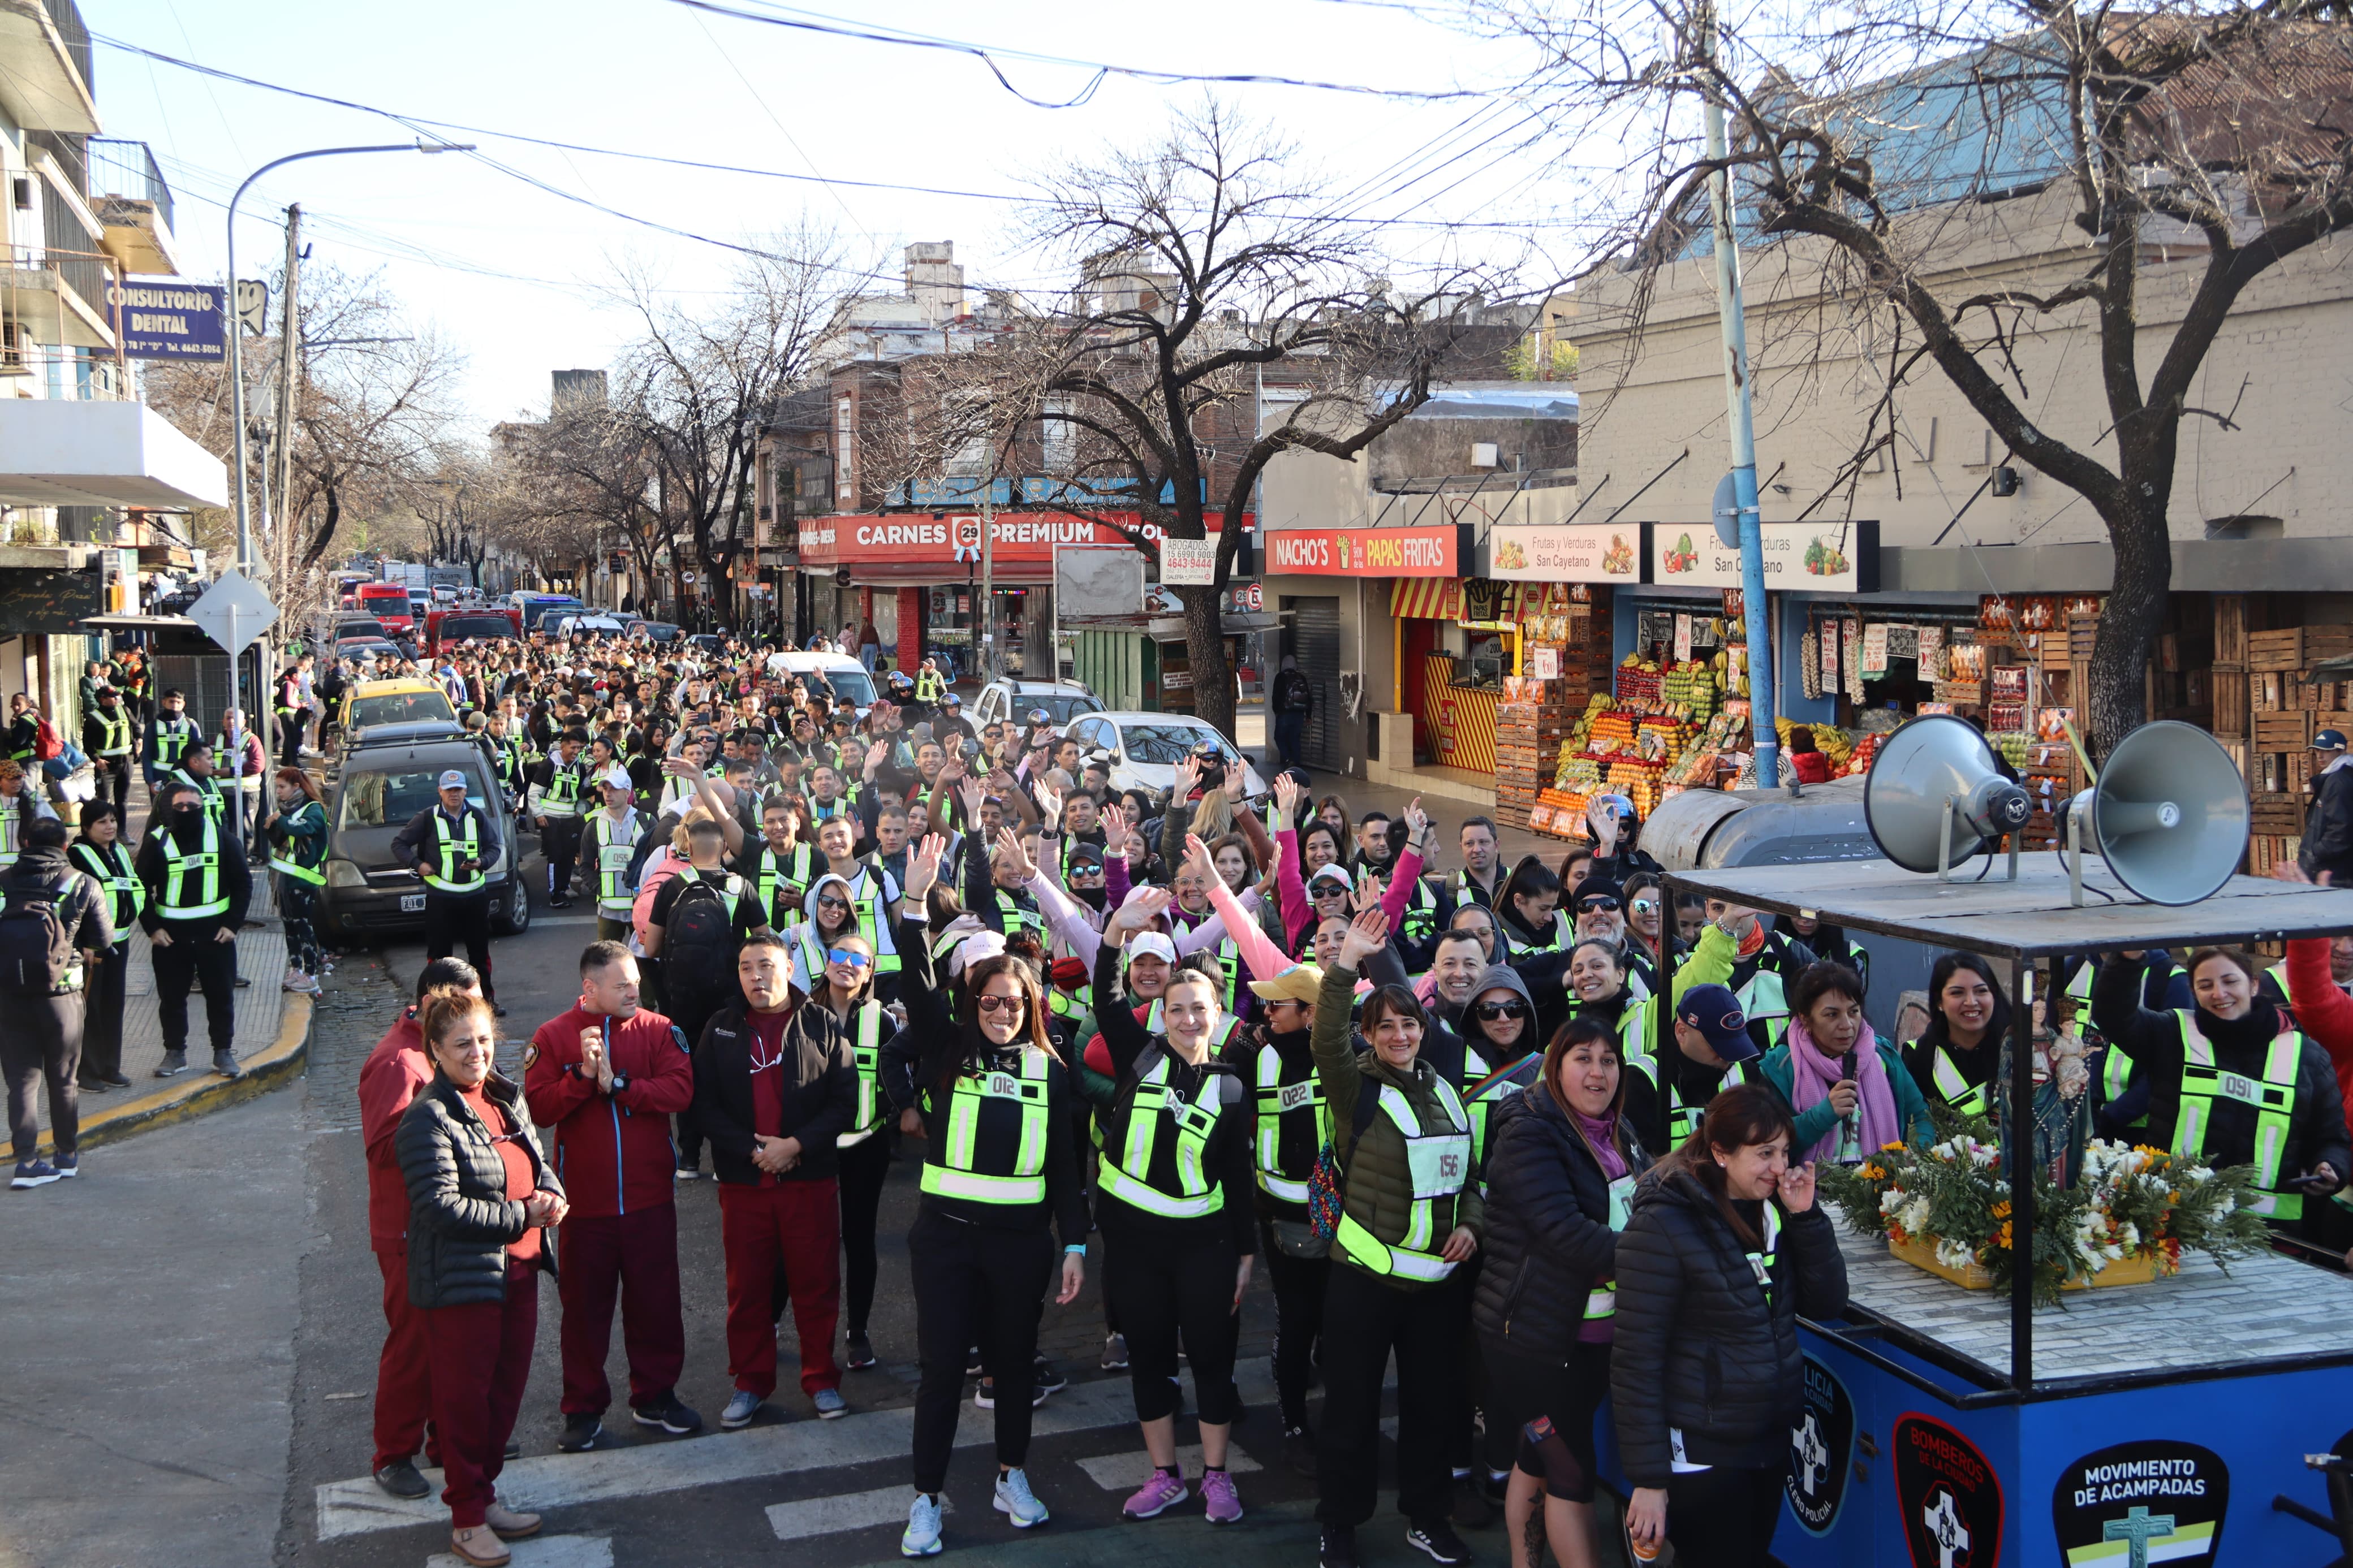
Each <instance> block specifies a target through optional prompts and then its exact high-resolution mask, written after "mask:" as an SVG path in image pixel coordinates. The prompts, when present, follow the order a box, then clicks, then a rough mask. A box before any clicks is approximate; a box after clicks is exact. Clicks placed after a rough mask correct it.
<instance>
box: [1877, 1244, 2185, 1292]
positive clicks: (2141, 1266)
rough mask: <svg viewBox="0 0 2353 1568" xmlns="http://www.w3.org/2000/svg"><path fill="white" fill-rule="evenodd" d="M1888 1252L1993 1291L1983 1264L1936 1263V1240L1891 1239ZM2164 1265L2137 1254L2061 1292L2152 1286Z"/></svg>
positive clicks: (1965, 1286) (2155, 1257)
mask: <svg viewBox="0 0 2353 1568" xmlns="http://www.w3.org/2000/svg"><path fill="white" fill-rule="evenodd" d="M1887 1250H1888V1251H1889V1252H1890V1253H1893V1254H1894V1256H1895V1257H1897V1258H1902V1259H1903V1260H1904V1261H1905V1262H1906V1263H1909V1264H1910V1265H1912V1267H1913V1268H1925V1269H1926V1270H1927V1271H1928V1272H1929V1273H1931V1274H1934V1275H1936V1277H1937V1278H1938V1279H1949V1280H1951V1281H1952V1282H1953V1283H1954V1284H1956V1285H1958V1286H1959V1287H1960V1288H1961V1289H1964V1290H1990V1289H1993V1276H1992V1275H1991V1274H1989V1273H1988V1272H1987V1271H1986V1268H1985V1266H1984V1265H1983V1264H1979V1263H1971V1264H1969V1265H1968V1267H1967V1268H1947V1267H1946V1266H1945V1265H1944V1264H1942V1263H1939V1262H1938V1261H1936V1243H1934V1242H1932V1241H1926V1240H1922V1239H1920V1238H1918V1237H1914V1238H1912V1239H1911V1240H1908V1241H1897V1240H1896V1239H1895V1238H1894V1237H1889V1238H1888V1241H1887ZM2160 1262H2161V1259H2160V1258H2159V1256H2158V1254H2156V1253H2154V1252H2142V1253H2137V1254H2135V1255H2133V1256H2131V1257H2129V1258H2117V1259H2116V1261H2115V1262H2113V1263H2110V1264H2107V1265H2106V1266H2105V1267H2104V1268H2101V1270H2100V1271H2099V1272H2098V1273H2097V1274H2094V1275H2093V1276H2092V1277H2091V1278H2090V1279H2070V1280H2068V1281H2067V1282H2066V1283H2065V1284H2064V1285H2062V1286H2061V1287H2060V1289H2063V1290H2083V1289H2094V1290H2099V1289H2107V1288H2109V1287H2111V1286H2116V1285H2147V1284H2151V1283H2153V1282H2154V1281H2155V1280H2156V1279H2157V1278H2158V1275H2159V1273H2160V1272H2170V1270H2161V1269H2160V1268H2159V1264H2160Z"/></svg>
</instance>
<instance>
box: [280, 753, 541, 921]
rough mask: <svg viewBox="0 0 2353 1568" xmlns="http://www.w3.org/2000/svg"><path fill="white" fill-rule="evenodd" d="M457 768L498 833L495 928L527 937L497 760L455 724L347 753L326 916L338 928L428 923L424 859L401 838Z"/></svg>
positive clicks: (333, 815) (525, 896) (526, 902)
mask: <svg viewBox="0 0 2353 1568" xmlns="http://www.w3.org/2000/svg"><path fill="white" fill-rule="evenodd" d="M376 742H380V743H376ZM448 768H456V769H458V770H459V772H460V773H464V774H465V775H466V798H467V799H469V800H470V801H472V802H473V803H474V804H475V805H478V806H480V807H482V809H483V815H485V816H488V817H489V818H490V819H491V825H492V827H493V828H494V830H495V831H496V833H497V836H498V842H497V844H496V846H495V847H494V848H493V849H492V850H491V853H490V854H489V856H488V858H487V862H486V865H485V868H484V869H485V872H486V874H487V875H488V877H489V879H490V884H491V887H490V900H491V931H493V932H495V933H496V934H498V935H500V936H518V935H521V934H522V932H523V931H528V930H529V929H530V928H531V895H530V891H529V889H528V887H527V886H526V884H525V882H524V880H523V878H522V844H521V842H520V841H519V839H518V838H517V836H516V833H515V827H514V818H513V816H512V814H511V813H509V812H507V811H505V810H504V809H502V808H501V799H502V796H501V794H500V790H499V783H498V779H497V777H496V776H495V775H494V774H493V773H491V764H490V760H489V759H488V758H487V757H485V756H484V755H483V754H482V749H481V748H480V746H477V745H476V744H474V742H471V741H470V740H467V739H466V738H465V737H464V735H463V733H462V732H460V731H458V730H457V728H456V727H455V726H454V725H439V726H432V725H417V726H416V727H415V728H414V729H407V728H406V727H404V729H403V730H401V731H384V730H379V731H376V732H375V736H374V737H373V739H372V741H364V742H363V743H361V744H360V745H358V746H357V747H355V748H354V749H353V750H352V751H350V752H347V753H346V754H345V756H344V758H343V767H342V770H341V772H340V773H339V775H338V776H337V778H336V780H335V784H334V789H333V793H332V797H331V798H330V800H329V802H328V809H327V824H328V831H327V860H326V865H325V867H324V870H325V872H326V878H327V882H326V886H325V887H323V888H322V889H320V894H319V915H320V925H321V928H322V931H323V932H324V934H326V935H327V936H328V937H330V938H332V939H338V940H345V941H348V940H354V939H365V938H381V937H385V936H389V935H392V934H394V933H396V932H405V931H416V930H417V929H419V928H421V927H422V926H423V925H424V923H425V884H424V882H423V881H422V880H421V879H419V878H418V877H417V868H416V867H415V866H414V865H403V864H400V863H398V862H396V861H395V860H394V859H393V858H392V841H393V839H394V837H396V836H397V835H398V834H399V832H400V830H401V829H402V828H404V827H406V826H408V823H409V820H410V819H411V818H413V817H414V816H416V815H417V813H418V812H420V811H423V810H426V809H427V807H429V806H431V805H433V804H434V802H435V800H436V798H437V795H436V790H437V787H438V781H439V779H440V776H441V773H442V771H443V770H444V769H448Z"/></svg>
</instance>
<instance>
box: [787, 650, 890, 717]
mask: <svg viewBox="0 0 2353 1568" xmlns="http://www.w3.org/2000/svg"><path fill="white" fill-rule="evenodd" d="M783 659H784V664H783V667H782V668H783V669H784V672H785V674H786V676H795V675H798V676H806V677H815V678H818V679H822V680H823V681H824V682H825V683H826V684H827V685H828V686H830V687H831V688H833V695H834V696H835V698H837V699H838V700H840V701H843V702H848V703H849V704H851V705H853V706H854V707H856V708H857V710H858V716H859V717H860V718H861V719H863V718H865V717H866V710H868V709H869V708H871V707H873V706H874V678H873V677H872V676H871V675H869V674H867V673H866V667H865V666H864V665H862V664H860V663H859V662H858V661H857V660H856V659H854V658H850V657H849V655H848V654H840V653H808V652H805V651H801V652H794V653H788V654H786V655H784V656H783Z"/></svg>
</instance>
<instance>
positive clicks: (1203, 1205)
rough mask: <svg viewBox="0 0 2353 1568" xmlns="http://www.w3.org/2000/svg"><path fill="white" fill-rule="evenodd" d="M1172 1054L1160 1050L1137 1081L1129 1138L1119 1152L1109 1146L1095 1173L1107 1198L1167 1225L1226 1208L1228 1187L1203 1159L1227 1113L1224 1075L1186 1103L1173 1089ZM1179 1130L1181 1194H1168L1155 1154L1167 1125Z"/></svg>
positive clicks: (1206, 1082) (1176, 1166)
mask: <svg viewBox="0 0 2353 1568" xmlns="http://www.w3.org/2000/svg"><path fill="white" fill-rule="evenodd" d="M1171 1059H1172V1058H1171V1057H1170V1054H1169V1052H1168V1051H1166V1049H1162V1048H1155V1050H1154V1052H1153V1061H1152V1065H1151V1066H1150V1067H1149V1068H1145V1071H1144V1073H1143V1075H1142V1076H1141V1077H1139V1078H1138V1079H1136V1080H1135V1089H1134V1092H1133V1093H1132V1094H1130V1096H1129V1098H1128V1104H1127V1135H1126V1136H1125V1137H1124V1138H1123V1139H1122V1140H1120V1142H1119V1144H1118V1147H1117V1148H1116V1149H1115V1150H1114V1149H1113V1148H1111V1147H1109V1146H1106V1147H1105V1148H1104V1150H1103V1163H1102V1164H1101V1165H1100V1166H1098V1167H1097V1169H1096V1173H1095V1184H1096V1186H1097V1187H1098V1188H1100V1189H1101V1190H1102V1191H1103V1193H1104V1194H1108V1195H1109V1196H1112V1197H1115V1198H1117V1199H1119V1200H1120V1201H1121V1202H1122V1203H1124V1204H1126V1205H1130V1206H1131V1207H1134V1208H1139V1209H1142V1210H1143V1211H1144V1212H1145V1213H1146V1214H1155V1215H1160V1216H1161V1217H1162V1218H1163V1219H1198V1218H1200V1217H1201V1216H1202V1215H1213V1214H1216V1213H1217V1212H1218V1211H1219V1210H1220V1209H1222V1208H1224V1207H1225V1206H1226V1188H1225V1184H1224V1183H1222V1182H1219V1181H1218V1180H1217V1179H1216V1178H1215V1177H1214V1176H1212V1175H1210V1174H1209V1173H1208V1172H1206V1171H1205V1170H1204V1169H1203V1168H1202V1163H1201V1155H1202V1152H1203V1151H1204V1150H1205V1149H1207V1147H1208V1142H1209V1137H1210V1135H1211V1134H1212V1133H1214V1132H1216V1131H1217V1130H1218V1118H1219V1114H1220V1113H1221V1112H1222V1111H1223V1110H1225V1096H1224V1094H1223V1092H1222V1091H1223V1089H1224V1088H1225V1075H1224V1074H1222V1073H1214V1072H1213V1073H1205V1074H1203V1075H1202V1078H1201V1086H1200V1088H1199V1089H1198V1090H1197V1091H1196V1095H1195V1098H1193V1099H1191V1100H1187V1099H1186V1098H1185V1097H1184V1096H1183V1095H1182V1094H1178V1093H1172V1092H1171V1091H1170V1089H1169V1088H1168V1064H1169V1062H1170V1060H1171ZM1164 1121H1166V1122H1168V1123H1170V1124H1172V1125H1173V1126H1174V1128H1175V1130H1176V1150H1175V1158H1174V1159H1173V1161H1172V1162H1171V1165H1172V1168H1173V1170H1174V1173H1175V1176H1176V1191H1175V1192H1173V1193H1172V1192H1169V1191H1168V1190H1166V1188H1164V1187H1161V1186H1157V1185H1155V1184H1154V1183H1153V1180H1152V1151H1153V1147H1154V1145H1155V1143H1157V1142H1159V1138H1160V1128H1161V1124H1162V1122H1164Z"/></svg>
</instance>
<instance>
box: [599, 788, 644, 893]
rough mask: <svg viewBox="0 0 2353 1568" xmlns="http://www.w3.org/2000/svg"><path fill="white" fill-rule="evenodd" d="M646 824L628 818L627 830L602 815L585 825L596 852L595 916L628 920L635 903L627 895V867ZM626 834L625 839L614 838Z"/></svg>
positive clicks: (636, 816) (632, 814)
mask: <svg viewBox="0 0 2353 1568" xmlns="http://www.w3.org/2000/svg"><path fill="white" fill-rule="evenodd" d="M645 830H646V828H645V823H644V822H643V821H642V820H641V819H640V818H639V817H638V815H637V814H636V813H635V812H631V813H630V814H629V816H628V826H627V827H623V826H619V825H617V824H616V823H615V822H614V821H613V819H612V818H611V817H610V816H607V815H606V814H605V813H604V812H601V811H600V812H598V813H597V814H596V816H594V817H593V818H591V819H590V821H589V824H588V834H589V837H590V839H591V840H592V841H593V843H594V844H595V846H596V912H597V913H598V914H600V915H605V916H607V917H609V918H611V919H613V920H627V919H628V917H629V910H631V908H632V907H634V905H635V904H636V902H637V900H636V897H635V895H633V894H632V893H631V892H630V891H629V863H630V862H631V861H632V860H635V859H636V858H637V856H638V839H639V838H641V837H644V835H645ZM621 833H626V834H628V837H626V838H622V837H615V835H617V834H621Z"/></svg>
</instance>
